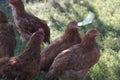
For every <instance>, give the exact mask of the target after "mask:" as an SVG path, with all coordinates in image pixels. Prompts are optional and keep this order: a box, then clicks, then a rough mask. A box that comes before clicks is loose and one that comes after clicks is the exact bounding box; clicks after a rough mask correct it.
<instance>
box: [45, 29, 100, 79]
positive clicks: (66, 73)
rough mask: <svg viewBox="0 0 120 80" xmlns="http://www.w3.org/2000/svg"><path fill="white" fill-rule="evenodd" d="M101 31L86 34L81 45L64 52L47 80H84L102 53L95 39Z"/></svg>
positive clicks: (53, 66) (54, 64)
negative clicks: (56, 78)
mask: <svg viewBox="0 0 120 80" xmlns="http://www.w3.org/2000/svg"><path fill="white" fill-rule="evenodd" d="M98 35H99V31H98V30H97V29H96V28H94V29H91V30H89V31H87V32H86V34H85V36H84V37H83V38H82V41H81V43H80V44H76V45H74V46H72V47H70V48H68V49H66V50H64V51H62V52H61V53H60V54H59V55H58V56H57V57H56V58H55V60H54V62H53V63H52V65H51V66H50V69H49V72H48V73H47V75H46V80H54V78H55V76H58V78H59V80H84V78H85V76H86V74H87V71H88V70H89V69H90V68H91V67H92V66H93V65H95V64H96V63H97V62H98V60H99V57H100V51H99V47H98V44H97V43H96V40H95V37H96V36H98Z"/></svg>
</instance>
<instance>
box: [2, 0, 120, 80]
mask: <svg viewBox="0 0 120 80" xmlns="http://www.w3.org/2000/svg"><path fill="white" fill-rule="evenodd" d="M52 1H53V0H34V1H33V0H26V1H25V0H24V3H25V8H26V10H27V11H28V12H30V13H32V14H35V15H36V16H38V17H39V18H41V19H44V20H46V21H47V22H48V24H49V25H50V28H51V41H52V40H54V39H55V38H56V37H59V36H60V35H62V34H63V32H64V30H65V27H66V25H67V24H68V22H69V21H71V20H76V21H78V22H79V21H82V20H84V19H85V17H86V16H87V15H88V12H89V11H92V12H94V13H95V15H96V18H95V20H94V22H93V23H92V24H90V25H86V26H82V27H80V28H79V31H80V34H81V35H82V36H83V35H84V33H85V32H86V31H87V30H88V29H90V28H92V27H97V28H98V29H99V30H100V32H101V35H100V36H99V37H98V38H97V42H98V43H99V45H100V49H101V57H100V60H99V62H98V63H97V64H96V65H95V66H94V67H92V68H91V69H90V71H89V72H88V74H87V77H86V80H120V1H119V0H112V1H110V0H84V1H83V3H81V2H80V1H81V0H56V1H57V2H58V3H59V4H60V6H58V5H57V4H55V3H54V2H52ZM0 10H2V11H4V12H5V13H6V14H7V16H8V18H9V21H11V22H12V20H11V9H10V7H9V6H8V2H7V0H0ZM16 39H17V41H18V42H17V47H16V50H15V55H18V54H19V53H20V52H21V51H22V49H23V48H24V46H25V42H24V43H23V42H22V41H21V40H20V38H19V34H18V32H17V31H16ZM44 76H45V75H44V73H42V74H41V75H40V76H39V77H38V78H37V79H36V80H43V79H44Z"/></svg>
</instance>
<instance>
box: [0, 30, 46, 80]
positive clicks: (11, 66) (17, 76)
mask: <svg viewBox="0 0 120 80" xmlns="http://www.w3.org/2000/svg"><path fill="white" fill-rule="evenodd" d="M43 40H44V31H43V29H40V30H39V31H36V32H35V33H33V34H32V36H31V38H30V40H29V41H28V43H27V46H26V48H25V50H24V51H23V52H22V53H21V54H20V55H19V56H16V57H11V58H1V59H0V71H1V74H2V77H1V79H2V80H34V79H35V78H36V77H37V76H38V74H39V71H40V44H41V43H42V42H43Z"/></svg>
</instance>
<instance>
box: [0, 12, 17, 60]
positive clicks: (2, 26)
mask: <svg viewBox="0 0 120 80" xmlns="http://www.w3.org/2000/svg"><path fill="white" fill-rule="evenodd" d="M1 16H2V18H0V58H1V57H5V56H6V57H12V56H13V55H14V50H15V47H16V39H15V34H14V29H13V26H12V25H11V24H9V23H8V21H7V17H6V15H5V14H4V13H3V12H1V11H0V17H1Z"/></svg>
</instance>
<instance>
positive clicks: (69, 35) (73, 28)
mask: <svg viewBox="0 0 120 80" xmlns="http://www.w3.org/2000/svg"><path fill="white" fill-rule="evenodd" d="M80 42H81V37H80V34H79V31H78V26H77V22H76V21H71V22H70V23H69V24H68V25H67V28H66V30H65V33H64V34H63V35H62V36H61V37H59V38H57V39H56V40H54V41H53V42H52V43H51V44H50V45H48V46H47V47H46V48H45V49H44V50H43V51H42V52H41V70H43V71H46V72H47V71H48V70H49V67H50V65H51V64H52V62H53V60H54V58H55V57H56V56H57V55H58V54H59V53H60V52H61V51H63V50H65V49H67V48H69V47H71V46H72V45H75V44H78V43H80Z"/></svg>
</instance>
